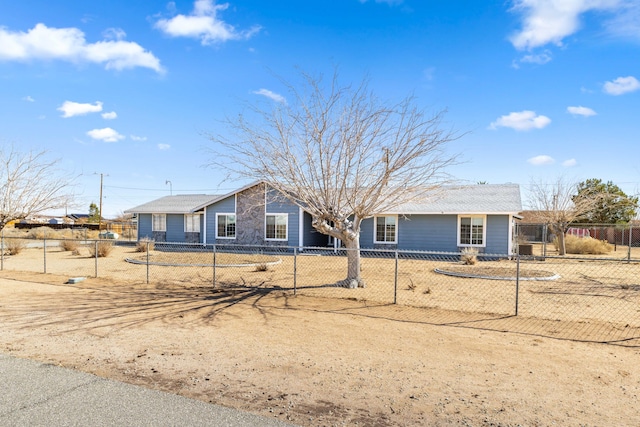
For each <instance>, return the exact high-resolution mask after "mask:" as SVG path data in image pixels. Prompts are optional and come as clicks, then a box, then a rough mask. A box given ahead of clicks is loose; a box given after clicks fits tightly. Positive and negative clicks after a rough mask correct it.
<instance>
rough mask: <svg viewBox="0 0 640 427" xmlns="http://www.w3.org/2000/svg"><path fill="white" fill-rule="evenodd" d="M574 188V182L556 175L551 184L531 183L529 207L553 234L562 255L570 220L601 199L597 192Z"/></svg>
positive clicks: (589, 210)
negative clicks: (592, 192) (591, 192)
mask: <svg viewBox="0 0 640 427" xmlns="http://www.w3.org/2000/svg"><path fill="white" fill-rule="evenodd" d="M577 190H578V184H577V183H570V182H568V181H567V180H566V179H565V178H564V177H560V178H558V179H557V180H556V181H555V182H554V183H545V182H541V181H537V182H536V181H532V182H531V189H530V192H531V194H530V205H531V209H532V210H534V211H536V215H537V217H538V219H539V220H540V221H541V222H544V223H545V224H547V225H548V226H549V227H550V228H551V230H552V231H553V233H555V235H556V237H557V238H558V253H559V254H560V255H565V254H566V246H565V233H566V232H567V231H568V230H569V226H570V225H571V223H573V222H576V221H579V220H580V219H581V218H583V217H584V216H585V215H587V214H588V213H589V212H591V211H592V210H593V209H594V207H595V206H597V204H598V202H599V200H601V197H600V196H599V195H597V194H588V195H587V194H586V193H582V194H581V193H580V192H578V191H577Z"/></svg>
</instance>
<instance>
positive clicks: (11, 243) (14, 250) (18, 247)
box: [4, 239, 27, 255]
mask: <svg viewBox="0 0 640 427" xmlns="http://www.w3.org/2000/svg"><path fill="white" fill-rule="evenodd" d="M4 245H5V248H6V249H7V253H8V254H9V255H18V254H19V253H20V252H22V250H23V249H24V248H26V247H27V242H26V241H25V240H24V239H5V240H4Z"/></svg>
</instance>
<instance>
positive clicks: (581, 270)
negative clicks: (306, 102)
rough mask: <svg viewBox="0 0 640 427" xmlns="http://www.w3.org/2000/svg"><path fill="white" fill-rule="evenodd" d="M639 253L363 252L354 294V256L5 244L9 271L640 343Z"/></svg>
mask: <svg viewBox="0 0 640 427" xmlns="http://www.w3.org/2000/svg"><path fill="white" fill-rule="evenodd" d="M631 236H633V234H631ZM16 248H18V249H17V250H16ZM635 250H636V248H632V247H624V246H623V245H622V244H620V245H618V246H617V250H616V251H614V252H612V254H611V256H607V257H594V256H564V257H559V256H555V255H549V252H547V254H546V255H545V256H539V254H538V255H530V256H529V255H508V254H505V255H489V254H478V255H475V256H472V257H471V258H472V259H471V261H472V263H471V264H465V263H463V262H462V259H463V255H461V254H460V253H436V252H417V251H396V250H373V249H366V250H365V249H363V250H361V275H362V278H363V279H364V281H365V287H363V288H356V289H348V288H345V287H344V286H341V283H342V281H343V279H344V278H345V276H346V272H347V253H346V250H345V249H343V248H341V249H334V248H300V247H274V246H264V247H262V246H234V245H213V246H212V245H208V246H204V245H189V244H170V243H154V242H137V243H136V242H118V241H113V240H85V239H49V240H46V239H43V240H38V239H19V238H8V237H4V238H2V239H1V242H0V269H1V270H3V271H21V272H31V273H49V274H55V275H59V276H64V277H66V278H68V280H69V281H70V282H74V281H76V280H82V279H83V278H91V277H98V278H103V279H109V280H113V281H118V282H119V283H131V286H132V287H135V286H137V285H140V284H145V285H146V284H151V285H154V286H155V287H156V288H163V287H166V288H170V287H176V286H178V287H183V288H197V289H202V290H203V291H211V292H216V293H218V294H221V293H225V292H226V293H227V294H229V295H231V294H232V295H234V296H236V297H238V298H247V297H250V296H253V295H265V294H269V293H273V294H275V295H283V296H299V297H316V298H324V299H326V300H325V301H326V304H327V306H329V307H331V306H335V305H336V303H334V302H332V301H336V302H337V301H343V302H344V301H350V302H353V304H352V306H351V308H350V309H349V310H352V312H353V313H358V310H359V309H362V308H365V307H366V308H371V307H374V306H375V307H377V311H375V313H377V314H376V315H380V316H384V317H388V318H393V319H397V320H403V321H413V322H417V323H431V324H447V325H451V326H458V327H473V328H484V329H491V330H501V331H513V332H520V333H526V334H532V335H541V336H553V337H556V338H563V339H574V340H585V341H596V342H609V343H619V344H622V345H640V257H635ZM637 250H638V251H640V248H638V249H637ZM638 253H639V254H640V252H638ZM473 261H475V262H473ZM372 313H374V312H371V311H369V312H368V315H373V314H372Z"/></svg>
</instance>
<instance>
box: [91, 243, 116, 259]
mask: <svg viewBox="0 0 640 427" xmlns="http://www.w3.org/2000/svg"><path fill="white" fill-rule="evenodd" d="M112 251H113V242H109V241H105V240H100V241H99V242H96V243H95V244H93V245H90V246H89V254H90V255H91V256H92V257H95V256H97V257H99V258H104V257H108V256H109V254H111V252H112Z"/></svg>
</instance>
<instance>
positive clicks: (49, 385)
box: [0, 354, 291, 427]
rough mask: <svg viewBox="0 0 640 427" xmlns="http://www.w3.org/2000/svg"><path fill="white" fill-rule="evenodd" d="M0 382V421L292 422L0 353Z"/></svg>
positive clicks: (233, 426)
mask: <svg viewBox="0 0 640 427" xmlns="http://www.w3.org/2000/svg"><path fill="white" fill-rule="evenodd" d="M0 384H1V385H0V388H1V392H0V425H2V426H47V427H57V426H222V427H245V426H268V427H272V426H273V427H284V426H291V424H285V423H283V422H280V421H278V420H275V419H270V418H262V417H258V416H256V415H252V414H247V413H244V412H240V411H236V410H233V409H229V408H225V407H222V406H217V405H211V404H207V403H204V402H200V401H197V400H191V399H187V398H184V397H181V396H176V395H173V394H169V393H162V392H159V391H155V390H149V389H146V388H143V387H138V386H133V385H129V384H124V383H121V382H118V381H111V380H106V379H104V378H100V377H96V376H94V375H90V374H85V373H82V372H77V371H73V370H71V369H65V368H61V367H58V366H54V365H49V364H42V363H38V362H34V361H31V360H25V359H18V358H15V357H10V356H6V355H2V354H0Z"/></svg>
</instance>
